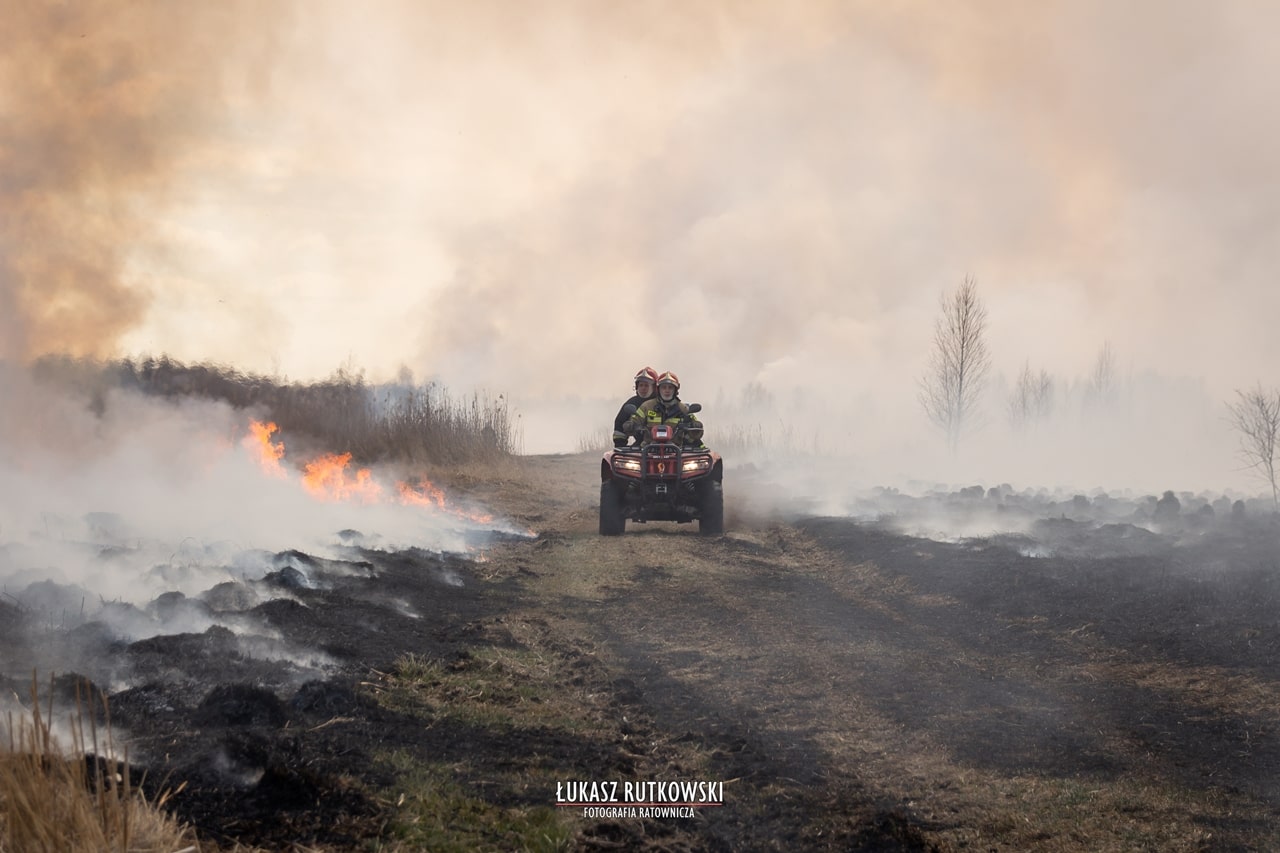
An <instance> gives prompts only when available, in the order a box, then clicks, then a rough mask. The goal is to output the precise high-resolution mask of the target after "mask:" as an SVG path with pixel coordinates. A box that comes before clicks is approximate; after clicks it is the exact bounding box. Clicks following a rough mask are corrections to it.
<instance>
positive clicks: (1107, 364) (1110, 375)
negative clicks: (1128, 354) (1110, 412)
mask: <svg viewBox="0 0 1280 853" xmlns="http://www.w3.org/2000/svg"><path fill="white" fill-rule="evenodd" d="M1085 394H1086V398H1085V399H1086V400H1087V401H1088V402H1090V403H1093V404H1095V405H1099V406H1106V405H1110V404H1111V403H1114V402H1115V399H1116V351H1115V350H1114V349H1112V347H1111V341H1103V343H1102V349H1100V350H1098V357H1097V358H1096V359H1094V362H1093V370H1092V371H1090V373H1089V383H1088V385H1087V387H1086V391H1085Z"/></svg>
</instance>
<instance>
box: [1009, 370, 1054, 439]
mask: <svg viewBox="0 0 1280 853" xmlns="http://www.w3.org/2000/svg"><path fill="white" fill-rule="evenodd" d="M1052 411H1053V379H1051V378H1050V377H1049V374H1048V373H1047V372H1046V371H1045V370H1044V369H1043V368H1042V369H1041V370H1040V372H1039V373H1033V372H1032V371H1031V363H1030V362H1028V363H1027V364H1025V365H1024V366H1023V368H1022V373H1020V374H1018V381H1017V384H1015V385H1014V386H1013V395H1012V396H1011V397H1010V398H1009V423H1010V424H1011V425H1012V426H1013V427H1014V428H1015V429H1021V428H1023V427H1026V426H1030V425H1033V424H1034V423H1036V422H1037V421H1040V420H1043V419H1044V418H1047V417H1048V416H1049V414H1050V413H1051V412H1052Z"/></svg>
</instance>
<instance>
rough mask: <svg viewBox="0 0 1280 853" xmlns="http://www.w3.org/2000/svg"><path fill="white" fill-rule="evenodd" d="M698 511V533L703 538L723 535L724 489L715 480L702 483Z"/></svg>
mask: <svg viewBox="0 0 1280 853" xmlns="http://www.w3.org/2000/svg"><path fill="white" fill-rule="evenodd" d="M701 492H702V496H701V498H702V499H701V501H700V503H701V504H702V505H701V506H700V507H699V509H698V532H699V533H700V534H702V535H703V536H719V535H721V534H722V533H724V487H723V486H722V485H721V484H720V483H719V482H718V481H716V480H712V481H711V482H709V483H704V484H703V486H702V489H701Z"/></svg>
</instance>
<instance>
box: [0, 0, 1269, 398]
mask: <svg viewBox="0 0 1280 853" xmlns="http://www.w3.org/2000/svg"><path fill="white" fill-rule="evenodd" d="M0 11H2V12H3V18H2V19H3V20H4V21H5V26H4V27H3V29H0V355H3V356H6V357H10V358H13V357H26V356H32V355H36V354H40V353H44V352H64V351H69V352H75V353H82V354H93V355H117V354H131V353H142V352H148V353H160V352H167V353H169V354H171V355H173V356H176V357H178V358H180V359H182V360H186V361H201V360H212V361H218V362H221V363H225V364H230V365H233V366H236V367H238V368H241V369H246V370H253V371H263V372H271V373H276V374H280V375H285V376H287V377H289V378H295V379H296V378H309V377H318V376H324V375H328V374H329V373H331V372H332V371H333V370H334V369H335V368H337V367H338V366H340V365H343V364H347V365H350V366H355V367H357V368H362V369H364V370H365V371H366V372H367V374H368V375H369V376H370V377H371V378H373V379H379V378H385V377H389V376H392V375H394V374H395V372H396V371H397V370H398V369H399V368H400V367H402V366H404V367H408V368H409V369H411V370H412V371H413V373H414V375H415V376H418V377H419V378H428V377H433V378H439V379H441V380H443V381H444V382H445V383H446V384H449V385H450V386H452V387H463V388H468V387H480V388H485V389H488V390H490V391H492V392H494V393H500V392H507V393H514V394H516V395H517V398H520V397H528V396H529V395H548V396H552V397H555V396H558V395H562V394H566V393H567V394H574V395H579V396H582V397H585V398H599V397H620V396H621V395H622V394H624V393H625V392H626V390H627V387H628V378H629V377H630V375H631V374H632V373H633V372H634V370H635V369H636V368H638V367H639V366H641V365H643V364H653V365H655V366H657V367H659V368H671V369H675V370H677V371H678V372H680V373H681V375H682V377H683V378H684V380H685V385H686V390H689V389H691V388H692V389H695V390H693V391H691V394H692V395H693V396H706V397H710V395H711V394H713V393H714V392H715V391H716V390H717V389H725V390H727V391H730V392H733V391H736V390H737V389H739V388H741V387H742V386H743V385H745V384H746V383H748V382H752V381H761V382H764V383H766V384H767V385H768V387H770V388H774V389H778V390H779V391H782V390H784V389H792V388H800V389H804V390H805V391H806V392H809V393H817V394H819V395H832V396H838V397H841V398H845V399H848V400H860V401H868V400H874V401H880V403H878V404H881V405H885V406H886V407H887V410H888V411H895V412H896V411H905V410H906V408H907V407H910V406H911V405H912V401H913V398H914V394H915V383H916V379H917V377H918V376H919V374H920V372H921V370H922V368H923V365H924V362H925V359H926V357H927V352H928V347H929V341H930V336H931V334H932V323H933V319H934V316H935V315H936V313H937V309H938V299H939V296H940V294H941V293H942V292H943V291H946V290H950V289H952V288H954V287H955V286H956V285H957V284H959V283H960V281H961V280H963V278H964V277H965V276H966V275H972V276H973V277H975V278H976V280H977V282H978V286H979V293H980V295H981V296H982V298H983V299H984V300H985V302H986V304H987V307H988V309H989V312H990V319H991V325H990V345H991V349H992V354H993V358H994V363H995V368H996V370H997V371H998V372H1000V373H1002V374H1004V375H1006V376H1009V377H1012V376H1013V375H1014V374H1015V373H1016V372H1017V371H1018V370H1019V369H1020V368H1021V367H1022V366H1023V365H1024V364H1026V363H1030V364H1031V365H1032V366H1034V367H1036V368H1043V369H1045V370H1047V371H1049V372H1050V373H1052V374H1053V375H1055V376H1056V377H1059V378H1060V379H1062V380H1063V381H1072V380H1075V379H1078V378H1079V377H1082V376H1083V375H1084V374H1086V373H1087V372H1088V370H1089V368H1090V365H1091V363H1092V362H1093V360H1094V359H1095V357H1096V355H1097V353H1098V351H1099V349H1100V348H1101V346H1102V345H1103V344H1104V342H1110V343H1111V345H1112V347H1113V348H1114V351H1115V353H1116V355H1117V357H1118V361H1119V366H1120V368H1121V369H1122V371H1124V372H1125V373H1126V374H1133V375H1138V374H1142V373H1144V372H1146V371H1155V372H1158V373H1160V374H1162V375H1164V376H1167V377H1171V379H1172V380H1173V381H1175V382H1183V381H1186V382H1190V383H1192V384H1193V385H1194V384H1196V383H1200V385H1201V386H1202V387H1203V388H1205V389H1207V393H1208V394H1209V395H1210V396H1212V397H1215V398H1216V399H1219V400H1220V399H1224V398H1225V397H1226V396H1227V395H1228V394H1229V393H1230V391H1231V389H1233V388H1236V387H1243V386H1248V385H1252V384H1253V383H1254V382H1255V381H1257V380H1259V379H1264V380H1267V381H1268V382H1270V381H1273V377H1274V373H1273V371H1274V365H1276V364H1277V363H1280V341H1278V340H1277V335H1276V334H1275V332H1274V327H1275V325H1276V322H1277V319H1276V318H1277V317H1278V316H1280V287H1277V286H1276V282H1275V271H1276V270H1277V269H1280V263H1278V261H1280V240H1277V239H1276V237H1277V223H1278V213H1280V209H1278V208H1280V193H1277V190H1276V187H1277V179H1278V178H1280V146H1278V145H1277V135H1276V132H1275V127H1274V126H1275V124H1276V122H1277V121H1280V118H1278V115H1280V114H1278V113H1277V112H1276V110H1275V104H1277V103H1280V67H1278V66H1280V60H1277V59H1276V58H1275V57H1277V56H1280V50H1278V49H1277V48H1278V47H1280V45H1277V44H1276V42H1277V41H1280V36H1277V35H1276V34H1277V33H1278V32H1280V27H1277V24H1280V20H1277V19H1278V18H1280V13H1277V10H1276V7H1275V5H1274V4H1273V3H1269V2H1262V0H1258V2H1252V0H1232V2H1229V3H1218V2H1210V1H1209V0H1204V2H1191V1H1190V0H1173V1H1172V2H1170V0H1150V1H1149V2H1143V0H1138V2H1126V3H1114V2H1108V1H1107V0H1095V1H1094V2H1090V1H1089V0H1057V2H1055V1H1054V0H1041V2H1035V3H1024V2H1016V1H1015V0H1007V2H991V1H990V0H982V1H981V2H964V0H958V2H947V3H936V2H910V1H909V0H903V2H883V0H875V1H874V2H855V0H840V2H821V0H809V2H804V3H794V4H790V3H778V2H751V0H725V2H711V0H698V2H676V0H671V2H665V0H643V2H640V0H637V2H628V0H623V2H610V3H601V2H586V0H583V2H573V0H556V2H551V0H528V1H527V2H518V3H517V2H507V0H502V2H498V0H467V2H456V0H451V1H450V2H428V1H427V0H403V2H395V1H394V0H380V2H377V3H357V2H351V1H350V0H320V1H319V2H317V1H316V0H308V2H305V3H303V2H299V3H286V2H272V0H266V2H249V0H244V2H218V3H199V2H193V0H192V1H191V2H188V1H187V0H163V1H162V0H141V2H133V3H128V4H120V3H115V2H90V1H89V0H86V2H76V3H68V4H61V3H44V2H36V3H32V2H26V0H0ZM884 401H889V402H884ZM895 406H896V407H899V408H895ZM916 414H917V415H918V412H917V413H916Z"/></svg>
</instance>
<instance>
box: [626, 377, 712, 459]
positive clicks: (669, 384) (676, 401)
mask: <svg viewBox="0 0 1280 853" xmlns="http://www.w3.org/2000/svg"><path fill="white" fill-rule="evenodd" d="M657 387H658V393H657V394H656V395H655V396H654V397H652V398H651V399H649V400H646V401H645V402H644V403H642V404H641V405H640V408H639V409H637V410H636V413H635V414H634V415H632V416H631V423H630V427H631V429H630V432H632V433H633V434H635V433H640V434H641V436H642V442H643V440H644V439H643V435H644V434H645V433H647V431H648V427H649V426H651V425H652V424H663V423H666V424H673V425H678V424H681V423H684V424H685V425H686V427H685V431H684V443H685V445H686V446H689V447H702V427H701V426H700V425H699V424H698V418H697V417H696V416H695V415H691V414H689V404H688V403H682V402H680V377H678V376H676V375H675V374H674V373H672V372H671V371H670V370H668V371H666V372H665V373H663V374H662V375H661V376H659V377H658V382H657ZM690 424H692V425H693V426H689V425H690ZM624 429H625V427H624Z"/></svg>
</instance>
